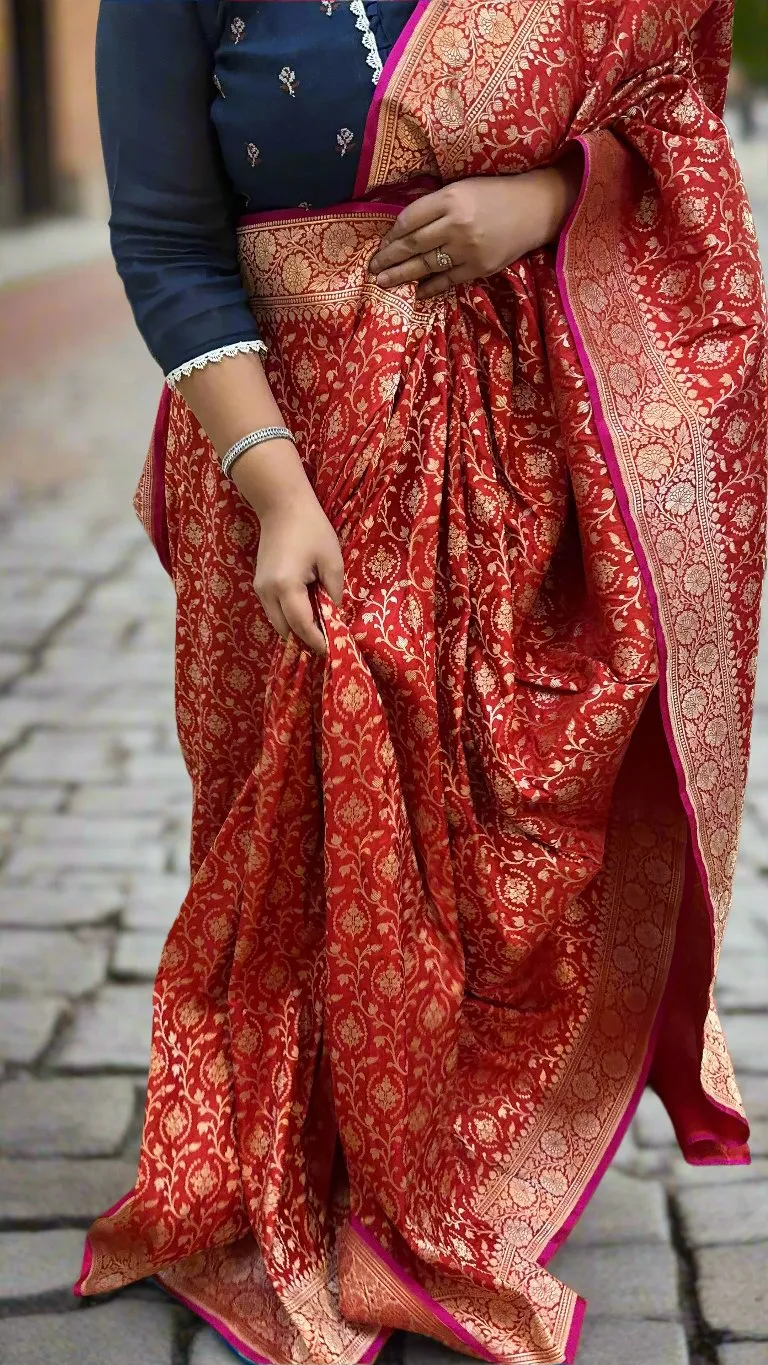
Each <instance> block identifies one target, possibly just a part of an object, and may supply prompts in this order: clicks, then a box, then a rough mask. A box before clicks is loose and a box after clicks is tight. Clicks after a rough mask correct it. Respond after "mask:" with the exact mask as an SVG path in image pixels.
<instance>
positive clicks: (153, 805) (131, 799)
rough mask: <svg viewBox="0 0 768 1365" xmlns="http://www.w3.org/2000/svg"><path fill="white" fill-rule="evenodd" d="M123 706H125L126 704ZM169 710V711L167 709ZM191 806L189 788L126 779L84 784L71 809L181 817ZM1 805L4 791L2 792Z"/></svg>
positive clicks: (103, 813) (80, 811) (102, 813)
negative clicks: (115, 782)
mask: <svg viewBox="0 0 768 1365" xmlns="http://www.w3.org/2000/svg"><path fill="white" fill-rule="evenodd" d="M119 709H120V710H121V711H122V710H123V704H122V703H121V704H120V707H119ZM163 714H165V712H163ZM190 807H191V798H190V795H189V792H188V791H185V792H183V793H181V794H170V795H169V793H168V792H167V791H164V790H163V788H162V787H154V786H153V787H149V786H147V785H146V783H144V782H142V783H140V784H138V785H136V786H133V785H132V784H129V783H127V782H122V783H120V784H119V785H118V786H114V787H105V786H98V785H96V786H90V785H89V786H87V787H81V788H80V789H79V790H78V791H76V792H75V793H74V795H73V796H72V800H71V803H70V810H72V811H73V812H74V813H76V814H78V815H90V814H92V813H93V814H101V815H147V814H150V815H152V814H155V813H160V814H162V815H164V816H167V815H168V814H169V813H170V812H172V813H173V814H174V815H178V816H180V817H183V816H187V815H188V813H189V810H190ZM0 809H2V793H1V792H0Z"/></svg>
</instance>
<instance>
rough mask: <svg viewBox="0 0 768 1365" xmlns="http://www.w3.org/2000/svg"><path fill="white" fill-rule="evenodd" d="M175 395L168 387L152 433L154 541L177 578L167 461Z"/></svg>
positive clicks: (166, 386) (164, 389)
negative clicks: (170, 532)
mask: <svg viewBox="0 0 768 1365" xmlns="http://www.w3.org/2000/svg"><path fill="white" fill-rule="evenodd" d="M172 398H173V395H172V393H171V390H170V389H169V388H168V385H167V384H165V385H164V386H163V392H162V394H161V395H160V405H159V407H158V409H157V417H156V418H155V426H154V430H153V432H152V445H151V451H152V487H151V493H150V496H151V517H152V540H153V543H154V546H155V549H156V550H157V554H158V558H159V560H160V563H161V564H162V566H163V568H164V569H165V571H166V573H167V574H170V575H171V577H172V576H173V569H172V565H171V549H170V545H169V543H168V520H167V513H166V506H165V459H166V452H167V448H168V426H169V423H170V418H171V401H172Z"/></svg>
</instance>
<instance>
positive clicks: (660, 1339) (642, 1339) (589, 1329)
mask: <svg viewBox="0 0 768 1365" xmlns="http://www.w3.org/2000/svg"><path fill="white" fill-rule="evenodd" d="M581 1340H582V1345H581V1352H580V1355H579V1360H580V1361H581V1358H582V1356H583V1359H584V1365H688V1362H689V1355H688V1345H687V1343H686V1339H685V1332H684V1331H683V1329H682V1327H681V1326H680V1325H679V1324H678V1323H674V1322H592V1321H591V1315H590V1314H589V1313H588V1314H587V1320H586V1322H585V1324H584V1332H583V1335H582V1339H581ZM414 1365H415V1363H414Z"/></svg>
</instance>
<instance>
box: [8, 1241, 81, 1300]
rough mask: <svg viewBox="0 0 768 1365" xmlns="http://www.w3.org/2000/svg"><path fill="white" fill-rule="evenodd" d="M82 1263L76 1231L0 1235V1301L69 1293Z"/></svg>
mask: <svg viewBox="0 0 768 1365" xmlns="http://www.w3.org/2000/svg"><path fill="white" fill-rule="evenodd" d="M82 1259H83V1235H82V1233H81V1232H79V1231H78V1230H77V1228H58V1229H54V1230H48V1231H45V1232H3V1233H0V1300H1V1299H24V1298H27V1299H28V1298H34V1297H35V1296H36V1295H38V1294H50V1293H53V1292H54V1291H56V1290H64V1289H71V1288H72V1285H73V1284H74V1282H75V1280H76V1279H77V1277H78V1274H79V1271H80V1264H81V1262H82Z"/></svg>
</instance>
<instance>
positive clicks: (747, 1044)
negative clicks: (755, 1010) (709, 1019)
mask: <svg viewBox="0 0 768 1365" xmlns="http://www.w3.org/2000/svg"><path fill="white" fill-rule="evenodd" d="M721 1018H722V1023H723V1029H724V1031H725V1037H726V1040H727V1043H728V1048H729V1050H730V1054H731V1058H732V1060H733V1065H734V1066H735V1068H736V1074H737V1076H738V1075H739V1073H740V1072H742V1071H743V1072H745V1073H751V1074H753V1075H758V1076H768V1013H766V1014H724V1015H722V1016H721Z"/></svg>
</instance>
